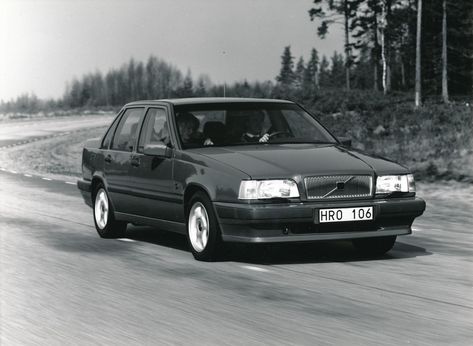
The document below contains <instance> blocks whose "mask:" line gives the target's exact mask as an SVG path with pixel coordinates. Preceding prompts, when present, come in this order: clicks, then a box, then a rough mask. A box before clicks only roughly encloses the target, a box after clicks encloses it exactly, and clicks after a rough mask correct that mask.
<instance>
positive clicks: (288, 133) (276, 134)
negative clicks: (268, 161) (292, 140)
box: [268, 131, 292, 138]
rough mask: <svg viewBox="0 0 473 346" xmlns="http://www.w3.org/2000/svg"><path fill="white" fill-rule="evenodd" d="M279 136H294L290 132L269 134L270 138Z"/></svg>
mask: <svg viewBox="0 0 473 346" xmlns="http://www.w3.org/2000/svg"><path fill="white" fill-rule="evenodd" d="M279 135H289V136H292V134H291V133H290V132H289V131H276V132H273V133H270V134H268V136H269V138H273V137H274V136H279Z"/></svg>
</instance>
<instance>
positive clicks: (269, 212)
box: [214, 197, 425, 243]
mask: <svg viewBox="0 0 473 346" xmlns="http://www.w3.org/2000/svg"><path fill="white" fill-rule="evenodd" d="M214 205H215V210H216V214H217V218H218V220H219V224H220V229H221V234H222V239H223V240H224V241H228V242H245V243H276V242H301V241H317V240H337V239H355V238H367V237H383V236H393V235H404V234H410V233H412V230H411V226H412V223H413V221H414V219H415V218H416V217H418V216H420V215H422V213H423V212H424V210H425V202H424V200H422V199H420V198H414V197H410V198H392V199H379V200H378V199H371V200H357V201H344V202H341V201H337V202H299V203H285V204H242V203H221V202H215V203H214ZM368 206H372V207H373V213H374V219H373V221H357V222H338V223H324V224H319V223H317V221H316V217H315V215H318V210H319V209H327V208H348V207H368Z"/></svg>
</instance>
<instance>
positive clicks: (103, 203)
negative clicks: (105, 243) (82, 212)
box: [94, 184, 127, 238]
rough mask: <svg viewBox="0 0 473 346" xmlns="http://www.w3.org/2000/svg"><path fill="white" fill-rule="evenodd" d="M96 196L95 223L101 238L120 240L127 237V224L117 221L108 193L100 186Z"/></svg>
mask: <svg viewBox="0 0 473 346" xmlns="http://www.w3.org/2000/svg"><path fill="white" fill-rule="evenodd" d="M95 191H96V192H95V194H94V223H95V229H96V230H97V233H98V234H99V236H100V237H101V238H120V237H123V236H124V235H125V231H126V225H127V224H126V222H122V221H117V220H115V215H114V213H113V208H112V204H111V203H110V199H109V198H108V194H107V191H106V190H105V188H104V186H103V185H102V184H100V185H99V186H97V188H96V189H95Z"/></svg>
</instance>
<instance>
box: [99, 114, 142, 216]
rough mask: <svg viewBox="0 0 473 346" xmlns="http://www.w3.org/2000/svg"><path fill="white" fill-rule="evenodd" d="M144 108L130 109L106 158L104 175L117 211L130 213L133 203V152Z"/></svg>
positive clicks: (117, 130) (119, 125)
mask: <svg viewBox="0 0 473 346" xmlns="http://www.w3.org/2000/svg"><path fill="white" fill-rule="evenodd" d="M143 115H144V108H143V107H137V108H128V109H126V110H125V112H124V114H123V116H122V117H121V119H120V122H119V123H118V126H117V128H116V130H115V133H114V136H113V139H112V143H111V145H110V150H108V152H107V153H106V154H105V158H104V161H105V163H104V174H105V179H106V181H107V187H108V192H109V195H110V199H111V200H112V203H113V206H114V208H115V210H116V211H118V212H122V213H129V212H130V210H131V209H132V206H131V205H130V204H132V203H133V202H132V201H131V203H130V198H129V195H130V193H131V189H132V186H131V184H130V177H129V172H130V168H131V159H132V155H133V150H135V148H136V145H137V140H138V135H139V131H140V125H141V122H142V120H143Z"/></svg>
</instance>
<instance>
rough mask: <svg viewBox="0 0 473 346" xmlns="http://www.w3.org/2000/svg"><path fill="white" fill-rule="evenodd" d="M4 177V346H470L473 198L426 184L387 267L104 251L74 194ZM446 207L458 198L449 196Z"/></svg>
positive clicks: (241, 249)
mask: <svg viewBox="0 0 473 346" xmlns="http://www.w3.org/2000/svg"><path fill="white" fill-rule="evenodd" d="M5 164H6V163H4V162H3V163H1V164H0V167H3V168H4V170H0V270H1V272H0V285H1V287H0V288H1V290H0V292H1V297H0V304H1V305H0V328H1V329H0V344H1V345H64V344H74V345H75V344H81V345H83V344H104V345H130V344H134V345H144V344H150V345H151V344H159V345H176V344H178V345H183V344H191V345H194V344H195V345H226V344H228V345H288V344H297V345H315V344H317V345H401V344H402V345H405V344H412V345H447V344H448V345H470V344H472V342H473V262H472V259H473V257H472V255H473V246H472V245H473V236H472V231H471V225H472V221H473V217H472V211H473V208H472V206H473V199H472V197H471V196H473V187H472V186H471V185H465V184H454V183H450V184H436V185H434V184H420V186H419V187H420V188H419V195H421V196H423V197H425V198H426V200H427V208H428V209H427V211H426V213H425V214H424V216H422V217H421V218H419V219H418V221H416V223H415V224H414V229H415V230H414V233H413V235H410V236H405V237H400V238H399V239H398V242H397V243H396V245H395V247H394V249H393V250H392V251H391V252H389V253H388V254H387V255H385V256H383V257H382V258H362V257H359V256H358V255H357V254H356V253H355V251H354V250H353V248H352V247H351V244H350V243H348V242H332V243H327V242H325V243H316V244H305V245H287V246H278V247H274V248H267V247H254V246H238V247H229V248H227V255H226V256H225V257H224V258H223V260H222V261H220V262H216V263H203V262H197V261H195V260H194V259H193V257H192V255H191V253H190V252H189V251H188V250H187V246H186V243H185V239H184V237H182V236H180V235H176V234H172V233H167V232H165V231H162V230H157V229H153V228H147V227H135V226H129V228H128V231H127V238H124V239H119V240H104V239H100V238H99V237H98V236H97V234H96V232H95V229H94V227H93V220H92V213H91V210H90V209H89V208H88V207H87V206H86V205H85V204H84V203H83V202H82V200H81V197H80V195H79V193H78V190H77V188H76V187H75V186H74V185H72V184H67V183H65V182H64V181H60V180H45V179H43V178H42V177H41V176H34V175H33V176H31V175H27V176H25V175H23V174H21V172H9V171H8V168H5ZM448 196H450V197H448Z"/></svg>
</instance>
